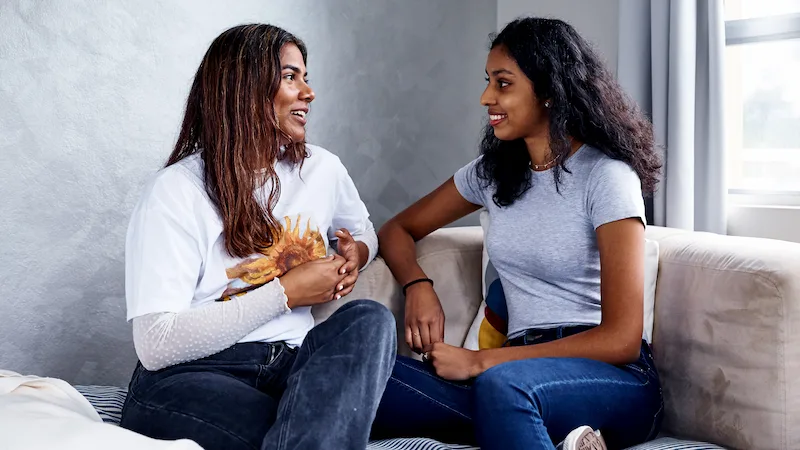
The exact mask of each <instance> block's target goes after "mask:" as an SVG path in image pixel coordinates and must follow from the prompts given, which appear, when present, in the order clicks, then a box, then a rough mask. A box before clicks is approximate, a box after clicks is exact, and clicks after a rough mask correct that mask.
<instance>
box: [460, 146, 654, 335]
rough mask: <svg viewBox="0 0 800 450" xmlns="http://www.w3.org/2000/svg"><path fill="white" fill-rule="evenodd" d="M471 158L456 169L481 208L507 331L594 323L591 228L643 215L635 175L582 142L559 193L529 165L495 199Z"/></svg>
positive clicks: (595, 264) (596, 275)
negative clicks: (505, 197) (527, 177)
mask: <svg viewBox="0 0 800 450" xmlns="http://www.w3.org/2000/svg"><path fill="white" fill-rule="evenodd" d="M479 159H480V158H478V159H476V160H474V161H472V162H471V163H469V164H467V165H466V166H464V167H463V168H461V169H460V170H459V171H458V172H456V174H455V184H456V188H457V189H458V191H459V192H460V193H461V195H462V196H463V197H464V198H465V199H466V200H467V201H469V202H470V203H474V204H476V205H481V206H484V207H485V208H486V210H487V211H488V213H489V217H490V219H491V220H490V222H491V224H490V226H489V229H488V231H487V235H486V248H487V251H488V254H489V259H490V260H491V261H492V264H493V265H494V267H495V268H496V269H497V272H498V274H499V275H500V281H501V283H502V286H503V290H504V292H505V296H506V304H507V307H508V321H509V323H508V336H509V337H511V338H513V337H516V336H517V335H519V334H520V333H521V332H523V331H524V330H526V329H530V328H554V327H557V326H561V325H597V324H599V323H600V253H599V250H598V248H597V235H596V234H595V230H596V229H597V227H599V226H600V225H603V224H605V223H608V222H613V221H616V220H621V219H626V218H629V217H638V218H640V219H641V220H642V222H643V223H644V222H645V216H644V200H643V198H642V189H641V182H640V180H639V177H638V176H637V175H636V172H634V171H633V169H632V168H631V167H630V166H629V165H628V164H626V163H624V162H622V161H618V160H614V159H612V158H610V157H608V156H606V155H605V154H603V153H602V152H601V151H599V150H598V149H596V148H594V147H591V146H588V145H584V146H582V147H581V148H579V149H578V150H577V151H576V152H575V153H574V154H573V155H572V156H571V157H570V158H569V159H568V160H567V161H566V167H567V168H568V169H569V170H570V171H571V172H572V173H571V174H570V173H566V172H562V174H561V175H562V176H561V185H560V186H559V188H560V191H561V192H560V194H559V193H557V192H556V186H555V181H554V179H553V173H552V169H551V170H546V171H538V172H537V171H532V172H531V176H532V177H533V180H532V187H531V188H530V189H529V190H528V191H527V192H525V193H524V194H523V195H522V196H521V197H520V198H518V199H517V200H516V201H515V202H514V203H513V204H512V205H511V206H507V207H504V208H500V207H498V206H497V205H496V204H495V203H494V201H493V200H492V195H493V194H494V187H493V186H489V187H487V188H482V186H483V184H484V183H483V181H482V180H479V179H478V177H477V174H476V164H477V162H478V161H479Z"/></svg>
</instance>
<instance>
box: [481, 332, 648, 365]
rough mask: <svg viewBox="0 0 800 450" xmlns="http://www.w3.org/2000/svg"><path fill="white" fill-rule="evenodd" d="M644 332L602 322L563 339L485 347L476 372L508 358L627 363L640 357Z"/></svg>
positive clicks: (503, 361) (510, 359) (511, 359)
mask: <svg viewBox="0 0 800 450" xmlns="http://www.w3.org/2000/svg"><path fill="white" fill-rule="evenodd" d="M641 343H642V341H641V334H639V336H638V337H636V336H635V334H634V333H632V332H629V331H628V330H615V329H613V328H611V327H604V326H603V325H600V326H597V327H595V328H592V329H591V330H588V331H584V332H582V333H578V334H575V335H572V336H567V337H565V338H563V339H558V340H555V341H551V342H545V343H542V344H536V345H525V346H518V347H503V348H495V349H486V350H481V351H479V352H478V358H476V359H477V364H478V367H476V368H475V369H474V372H476V375H477V374H480V373H483V372H484V371H486V370H488V369H490V368H492V367H494V366H496V365H499V364H502V363H505V362H509V361H515V360H521V359H528V358H553V357H554V358H588V359H594V360H598V361H602V362H605V363H608V364H613V365H619V364H628V363H630V362H633V361H635V360H636V359H637V358H638V357H639V351H640V348H641Z"/></svg>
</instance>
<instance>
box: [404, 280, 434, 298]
mask: <svg viewBox="0 0 800 450" xmlns="http://www.w3.org/2000/svg"><path fill="white" fill-rule="evenodd" d="M417 283H430V284H431V286H433V280H431V279H430V278H420V279H419V280H414V281H410V282H408V283H406V285H405V286H403V296H404V297H405V295H406V290H407V289H408V288H410V287H411V286H413V285H415V284H417Z"/></svg>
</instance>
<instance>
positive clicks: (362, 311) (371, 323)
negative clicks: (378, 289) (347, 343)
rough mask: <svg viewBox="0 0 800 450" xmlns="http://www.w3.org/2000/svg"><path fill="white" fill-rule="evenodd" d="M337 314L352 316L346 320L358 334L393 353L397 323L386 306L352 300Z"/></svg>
mask: <svg viewBox="0 0 800 450" xmlns="http://www.w3.org/2000/svg"><path fill="white" fill-rule="evenodd" d="M336 313H338V314H346V315H349V316H352V317H350V318H348V320H351V321H352V325H353V326H356V327H357V329H358V334H359V335H361V336H363V339H365V340H366V341H368V342H373V343H375V344H377V345H379V346H381V347H386V348H387V349H389V350H391V351H395V350H396V347H397V323H396V322H395V318H394V315H392V313H391V311H389V309H388V308H386V306H384V305H382V304H380V303H378V302H376V301H374V300H353V301H351V302H348V303H347V304H345V305H344V306H342V307H341V308H340V309H339V311H337V312H336Z"/></svg>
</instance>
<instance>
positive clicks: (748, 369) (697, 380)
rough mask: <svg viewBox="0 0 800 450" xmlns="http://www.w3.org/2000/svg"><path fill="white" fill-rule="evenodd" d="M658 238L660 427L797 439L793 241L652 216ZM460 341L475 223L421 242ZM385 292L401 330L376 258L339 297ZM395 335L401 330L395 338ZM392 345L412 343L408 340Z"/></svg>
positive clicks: (746, 444) (799, 319) (740, 440)
mask: <svg viewBox="0 0 800 450" xmlns="http://www.w3.org/2000/svg"><path fill="white" fill-rule="evenodd" d="M647 237H648V238H650V239H653V240H656V241H658V243H659V247H660V256H659V273H658V282H657V288H656V301H655V329H654V338H653V347H654V355H655V359H656V364H657V367H658V369H659V371H660V373H661V377H662V383H663V388H664V396H665V403H666V414H665V421H664V429H663V431H664V433H666V434H668V435H673V436H676V437H679V438H684V439H696V440H702V441H708V442H712V443H715V444H718V445H721V446H723V447H726V448H731V449H763V450H769V449H782V450H783V449H800V244H794V243H788V242H782V241H773V240H766V239H753V238H738V237H730V236H720V235H714V234H707V233H697V232H687V231H681V230H675V229H669V228H660V227H649V228H648V231H647ZM417 248H418V256H419V262H420V264H421V266H422V268H423V269H424V270H425V272H426V273H427V274H428V275H429V276H430V277H431V278H433V279H434V280H435V282H436V291H437V293H438V295H439V297H440V299H441V301H442V304H443V307H444V312H445V315H446V329H445V340H446V341H447V342H448V343H450V344H453V345H461V344H462V343H463V341H464V337H465V336H466V333H467V330H468V329H469V326H470V324H471V323H472V320H473V318H474V317H475V314H476V312H477V308H478V306H479V304H480V302H481V251H482V232H481V228H480V227H460V228H448V229H443V230H440V231H437V232H436V233H433V234H432V235H430V236H429V237H427V238H425V239H423V240H422V241H420V242H419V243H418V247H417ZM356 298H370V299H374V300H377V301H380V302H381V303H383V304H385V305H386V306H387V307H388V308H389V309H390V310H391V311H392V312H393V313H394V314H395V316H396V317H397V318H398V322H397V323H398V331H399V332H400V336H403V335H404V333H403V332H402V328H401V327H402V323H403V321H402V317H403V299H402V295H401V292H400V288H399V286H398V285H397V283H396V282H395V280H394V278H393V277H392V274H391V272H390V271H389V270H388V268H387V267H386V265H385V263H384V262H383V261H382V260H381V259H380V258H379V259H378V260H376V261H374V262H373V263H372V265H371V266H370V267H369V268H367V270H366V271H364V273H363V274H362V275H361V277H360V278H359V281H358V284H357V287H356V289H355V290H354V291H353V293H351V294H350V295H349V296H348V297H346V298H344V299H342V300H340V301H338V302H335V303H331V304H327V305H324V306H322V307H318V308H316V309H315V311H314V314H315V317H316V319H317V320H318V321H321V320H324V319H325V318H327V317H328V316H329V315H330V314H331V313H332V312H333V311H334V310H335V309H336V308H337V307H338V306H340V305H341V303H343V302H346V301H348V300H352V299H356ZM400 341H402V339H400ZM398 351H399V352H400V353H401V354H406V355H410V354H411V352H410V350H409V349H408V347H407V346H406V344H405V343H403V342H401V343H400V348H399V349H398Z"/></svg>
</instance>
